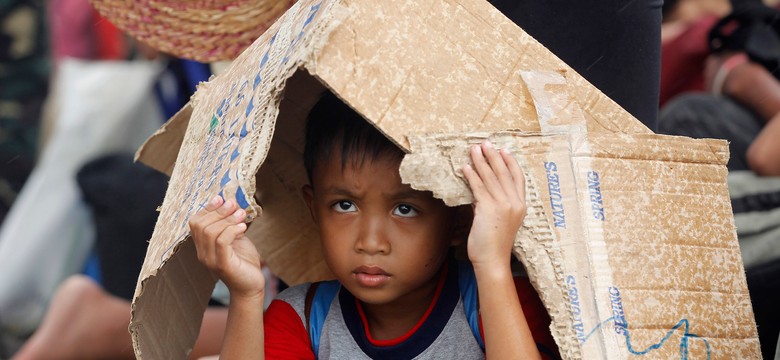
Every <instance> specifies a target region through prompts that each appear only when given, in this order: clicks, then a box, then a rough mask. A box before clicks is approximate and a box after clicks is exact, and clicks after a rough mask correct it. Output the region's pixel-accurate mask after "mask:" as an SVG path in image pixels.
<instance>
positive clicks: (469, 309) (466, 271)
mask: <svg viewBox="0 0 780 360" xmlns="http://www.w3.org/2000/svg"><path fill="white" fill-rule="evenodd" d="M458 288H459V289H460V298H461V299H462V300H463V310H464V311H465V312H466V320H468V322H469V327H470V328H471V333H472V334H474V338H475V339H476V340H477V343H478V344H479V347H480V348H482V351H485V342H484V341H482V334H480V332H479V298H478V296H477V278H476V276H475V275H474V268H473V267H471V263H468V262H465V261H460V262H458Z"/></svg>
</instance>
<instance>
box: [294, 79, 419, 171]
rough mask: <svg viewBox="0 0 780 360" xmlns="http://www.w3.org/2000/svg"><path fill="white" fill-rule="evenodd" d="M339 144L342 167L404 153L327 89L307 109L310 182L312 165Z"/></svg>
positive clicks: (306, 156) (305, 154)
mask: <svg viewBox="0 0 780 360" xmlns="http://www.w3.org/2000/svg"><path fill="white" fill-rule="evenodd" d="M337 146H340V147H341V149H340V150H341V168H342V170H343V169H345V168H346V166H347V161H352V165H353V166H360V165H361V164H363V162H364V161H366V160H369V161H370V160H373V159H376V158H379V157H380V156H388V157H389V158H390V159H393V160H395V159H401V158H403V156H404V152H403V151H402V150H401V149H400V148H399V147H398V146H396V145H395V144H393V143H392V142H391V141H390V140H388V139H387V138H386V137H385V136H384V135H382V133H380V132H379V130H377V129H376V128H374V126H373V125H371V124H369V123H368V122H367V121H366V120H365V119H363V118H362V117H361V116H360V115H359V114H358V113H357V112H355V111H354V110H352V108H350V107H349V106H348V105H347V104H345V103H344V102H343V101H341V100H340V99H339V98H337V97H336V96H335V95H333V93H331V92H330V91H326V92H325V94H324V95H323V96H322V97H321V98H320V100H319V101H317V104H315V105H314V107H313V108H312V109H311V111H310V112H309V116H308V120H307V124H306V146H305V148H304V150H303V164H304V166H305V167H306V173H307V175H308V176H309V183H310V184H312V185H313V183H312V175H313V172H314V167H315V166H316V165H317V164H318V163H319V162H321V161H323V160H327V159H329V158H330V156H331V155H332V154H333V153H334V152H335V150H337V148H336V147H337Z"/></svg>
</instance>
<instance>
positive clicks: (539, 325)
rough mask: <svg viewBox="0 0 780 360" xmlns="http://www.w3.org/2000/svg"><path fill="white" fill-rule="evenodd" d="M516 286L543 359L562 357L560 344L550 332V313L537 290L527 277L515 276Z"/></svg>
mask: <svg viewBox="0 0 780 360" xmlns="http://www.w3.org/2000/svg"><path fill="white" fill-rule="evenodd" d="M515 288H516V289H517V296H518V298H520V305H521V306H522V307H523V314H524V315H525V319H526V321H527V322H528V327H529V328H530V329H531V334H532V335H533V337H534V341H535V342H536V347H537V348H538V349H539V352H540V353H541V354H542V358H543V359H560V358H561V356H560V354H559V353H558V346H557V345H555V340H554V339H553V337H552V333H550V315H549V314H548V313H547V309H546V308H545V307H544V304H542V300H541V299H539V295H538V294H537V293H536V290H535V289H534V287H533V286H532V285H531V282H530V281H528V278H527V277H524V276H518V277H515Z"/></svg>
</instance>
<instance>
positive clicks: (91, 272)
mask: <svg viewBox="0 0 780 360" xmlns="http://www.w3.org/2000/svg"><path fill="white" fill-rule="evenodd" d="M82 272H83V273H84V275H87V276H89V277H90V278H92V280H95V282H96V283H98V284H101V283H102V280H103V277H102V276H101V274H100V257H99V256H98V253H97V251H95V250H93V251H92V253H90V254H89V257H88V258H87V261H86V263H85V264H84V271H82Z"/></svg>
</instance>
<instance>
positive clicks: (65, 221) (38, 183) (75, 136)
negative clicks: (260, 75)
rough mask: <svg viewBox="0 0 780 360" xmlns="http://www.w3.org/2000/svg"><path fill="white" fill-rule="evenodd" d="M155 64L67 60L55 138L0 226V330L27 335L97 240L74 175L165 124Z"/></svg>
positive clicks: (57, 89) (59, 85) (59, 83)
mask: <svg viewBox="0 0 780 360" xmlns="http://www.w3.org/2000/svg"><path fill="white" fill-rule="evenodd" d="M161 70H162V66H161V64H159V63H156V62H146V61H143V62H142V61H133V62H125V61H111V62H108V61H100V62H95V61H80V60H70V59H68V60H65V61H63V62H62V63H61V64H60V67H59V68H58V78H57V80H56V81H55V83H54V86H53V88H54V92H53V94H54V96H56V98H55V99H54V101H55V103H54V104H55V105H54V106H55V109H56V110H55V112H54V113H55V116H54V119H53V120H54V124H53V130H52V134H51V137H50V139H49V141H48V143H47V145H46V147H45V148H44V149H43V153H42V155H41V158H40V160H39V162H38V164H37V166H36V168H35V169H34V170H33V172H32V174H31V175H30V178H29V180H28V181H27V183H26V184H25V185H24V188H23V189H22V191H21V192H20V194H19V197H18V198H17V199H16V202H15V203H14V206H13V207H12V208H11V212H10V213H9V214H8V216H7V217H6V219H5V221H4V223H3V226H2V228H0V331H2V332H7V333H11V334H16V335H22V336H23V335H26V334H29V333H30V332H31V331H33V330H34V329H35V328H36V327H37V325H38V324H39V323H40V321H41V319H42V317H43V314H44V312H45V310H46V308H47V306H48V301H49V299H50V298H51V296H52V294H53V292H54V290H55V289H56V287H57V286H58V285H59V284H60V282H62V280H63V279H65V278H66V277H67V276H69V275H72V274H74V273H77V272H79V271H80V270H81V269H82V268H83V266H84V262H85V260H86V257H87V255H88V253H89V251H90V249H91V247H92V244H93V242H94V238H95V230H94V224H93V223H92V218H91V216H90V213H89V210H88V208H87V206H86V204H85V203H84V202H83V201H82V200H81V196H80V192H79V190H78V187H77V184H76V177H75V175H76V172H77V171H78V169H79V168H80V167H81V166H82V165H83V164H84V163H86V162H87V161H89V160H91V159H93V158H95V157H98V156H100V155H102V154H106V153H110V152H115V151H120V150H125V151H134V150H135V149H136V148H137V147H138V146H140V144H141V143H142V142H143V141H144V140H145V139H146V138H147V137H148V136H149V135H151V134H152V133H153V132H154V131H155V130H156V129H157V128H158V127H159V126H160V125H161V124H162V121H163V119H162V114H161V112H160V109H159V106H158V104H157V102H156V100H155V97H154V93H153V84H154V81H155V79H156V78H157V76H158V75H159V73H160V72H161Z"/></svg>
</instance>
